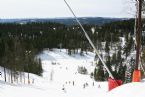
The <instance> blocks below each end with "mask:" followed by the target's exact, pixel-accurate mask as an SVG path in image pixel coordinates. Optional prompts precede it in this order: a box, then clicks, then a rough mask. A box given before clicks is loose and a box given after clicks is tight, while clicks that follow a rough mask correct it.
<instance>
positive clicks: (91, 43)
mask: <svg viewBox="0 0 145 97" xmlns="http://www.w3.org/2000/svg"><path fill="white" fill-rule="evenodd" d="M64 2H65V3H66V5H67V7H68V8H69V10H70V11H71V13H72V14H73V16H74V18H75V20H76V21H77V23H78V24H79V26H80V27H81V29H82V30H83V32H84V34H85V36H86V38H87V39H88V41H89V43H90V45H91V46H92V47H93V49H94V51H95V53H96V54H97V55H98V57H99V59H100V60H101V62H102V64H103V65H104V67H105V69H106V70H107V72H108V73H109V76H110V77H111V78H112V79H114V76H113V75H112V73H111V72H110V70H109V69H108V67H107V65H106V64H105V62H104V61H103V59H102V58H101V56H100V54H99V53H98V51H97V49H96V47H95V46H94V44H93V42H92V41H91V39H90V37H89V36H88V34H87V32H86V30H85V29H84V27H83V26H82V24H81V23H80V21H79V20H78V18H77V16H76V15H75V13H74V11H73V10H72V8H71V7H70V5H69V4H68V3H67V1H66V0H64Z"/></svg>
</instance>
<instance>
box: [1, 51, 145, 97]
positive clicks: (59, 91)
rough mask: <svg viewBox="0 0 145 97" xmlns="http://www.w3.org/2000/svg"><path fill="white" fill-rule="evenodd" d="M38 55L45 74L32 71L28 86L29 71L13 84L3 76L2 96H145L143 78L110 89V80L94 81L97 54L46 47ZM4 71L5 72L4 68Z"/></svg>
mask: <svg viewBox="0 0 145 97" xmlns="http://www.w3.org/2000/svg"><path fill="white" fill-rule="evenodd" d="M38 57H40V58H41V59H42V64H43V74H42V77H40V76H36V75H34V74H30V85H28V83H27V73H25V75H26V83H25V84H23V83H20V82H19V81H18V83H17V82H14V83H13V84H11V83H4V81H3V80H4V78H3V75H2V77H0V80H1V81H0V86H1V88H0V97H20V96H21V97H26V96H28V97H30V96H31V97H48V96H49V97H144V95H145V93H144V89H145V83H144V81H142V82H140V83H130V84H125V85H122V86H120V87H118V88H115V89H114V90H112V91H110V92H108V83H107V82H95V81H94V80H93V79H91V78H90V75H89V74H90V72H91V71H92V70H93V69H94V68H95V64H94V61H93V60H94V53H91V52H88V54H85V55H84V56H80V55H79V54H78V55H71V56H69V55H68V54H67V53H66V50H65V49H63V50H61V52H60V50H58V49H54V50H53V51H48V50H44V51H43V52H42V53H41V54H40V55H38ZM78 66H84V67H86V68H87V70H88V74H86V75H84V74H80V73H78V71H77V68H78ZM1 71H2V74H3V68H1ZM18 80H20V79H19V78H18ZM23 81H24V80H23ZM84 84H85V87H84ZM86 84H87V85H86Z"/></svg>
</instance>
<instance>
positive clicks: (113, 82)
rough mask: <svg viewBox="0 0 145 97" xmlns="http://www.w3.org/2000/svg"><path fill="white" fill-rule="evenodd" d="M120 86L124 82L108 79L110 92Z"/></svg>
mask: <svg viewBox="0 0 145 97" xmlns="http://www.w3.org/2000/svg"><path fill="white" fill-rule="evenodd" d="M120 85H122V80H115V79H112V78H108V90H109V91H110V90H112V89H114V88H116V87H118V86H120Z"/></svg>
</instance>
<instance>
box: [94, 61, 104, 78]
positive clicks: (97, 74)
mask: <svg viewBox="0 0 145 97" xmlns="http://www.w3.org/2000/svg"><path fill="white" fill-rule="evenodd" d="M94 79H95V81H104V70H103V64H102V62H101V61H100V60H99V62H98V64H96V68H95V69H94Z"/></svg>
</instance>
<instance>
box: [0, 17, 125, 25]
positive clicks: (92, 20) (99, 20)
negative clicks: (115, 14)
mask: <svg viewBox="0 0 145 97" xmlns="http://www.w3.org/2000/svg"><path fill="white" fill-rule="evenodd" d="M78 19H79V20H80V22H81V23H82V24H96V25H101V24H104V23H110V22H114V21H122V20H127V18H103V17H80V18H78ZM31 22H56V23H61V24H66V25H76V24H77V22H76V20H75V19H74V18H52V19H51V18H43V19H41V18H32V19H0V23H22V24H25V23H31Z"/></svg>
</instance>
